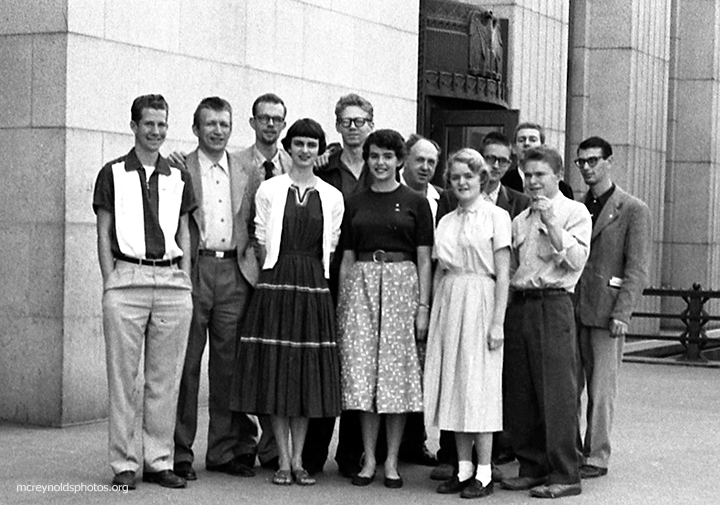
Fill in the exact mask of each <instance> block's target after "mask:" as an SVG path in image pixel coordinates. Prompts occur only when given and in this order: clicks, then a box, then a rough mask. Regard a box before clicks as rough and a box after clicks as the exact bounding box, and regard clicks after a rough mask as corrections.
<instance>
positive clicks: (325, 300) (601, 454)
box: [93, 93, 649, 498]
mask: <svg viewBox="0 0 720 505" xmlns="http://www.w3.org/2000/svg"><path fill="white" fill-rule="evenodd" d="M286 115H287V108H286V106H285V104H284V102H283V101H282V99H280V97H278V96H277V95H275V94H272V93H269V94H265V95H262V96H260V97H258V98H257V99H256V100H255V102H254V103H253V106H252V117H251V118H250V121H249V122H250V126H251V127H252V128H253V130H254V131H255V143H254V144H253V145H252V146H250V147H249V148H247V149H246V150H244V151H241V152H239V153H230V152H228V151H227V149H226V147H227V144H228V141H229V138H230V135H231V133H232V128H233V119H232V108H231V106H230V104H229V103H228V102H227V101H225V100H223V99H222V98H219V97H208V98H205V99H203V100H202V101H201V102H200V104H199V105H198V107H197V109H196V111H195V114H194V119H193V126H192V128H193V132H194V134H195V136H196V137H197V139H198V147H197V149H196V150H195V151H193V152H192V153H190V154H189V155H184V154H183V153H173V154H172V155H170V156H169V157H168V158H164V157H163V156H161V155H160V152H159V150H160V147H161V146H162V144H163V141H164V140H165V136H166V133H167V127H168V122H167V118H168V105H167V103H166V101H165V100H164V98H163V97H162V96H160V95H144V96H141V97H138V98H137V99H136V100H135V101H134V102H133V105H132V107H131V123H130V126H131V129H132V131H133V133H134V135H135V146H134V148H133V149H132V150H131V151H130V152H129V153H128V154H127V155H125V156H123V157H121V158H118V159H117V160H114V161H112V162H110V163H108V164H107V165H105V166H104V167H103V168H102V170H101V171H100V173H99V175H98V179H97V182H96V187H95V195H94V199H93V208H94V210H95V212H96V214H97V229H98V252H99V259H100V266H101V271H102V276H103V287H104V292H103V328H104V334H105V342H106V349H107V373H108V387H109V398H110V411H109V453H110V464H111V467H112V470H113V472H114V478H113V484H115V485H120V486H127V488H129V489H134V488H135V486H136V472H138V471H139V470H140V464H141V462H142V465H143V468H142V473H143V477H142V478H143V480H144V481H147V482H154V483H157V484H160V485H162V486H165V487H170V488H182V487H185V486H186V481H187V480H195V479H197V478H198V476H197V473H196V471H195V469H194V466H193V463H194V461H195V454H194V452H193V449H192V447H193V444H194V441H195V436H196V433H197V419H198V391H199V384H200V374H201V363H202V356H203V353H204V349H205V347H206V346H207V347H208V348H209V361H208V375H209V426H208V444H207V451H206V454H205V467H206V469H207V470H208V471H216V472H223V473H227V474H230V475H238V476H244V477H251V476H253V475H254V474H255V470H254V466H255V461H256V458H257V459H259V462H260V465H261V466H263V467H266V468H270V469H272V470H273V471H274V474H273V478H272V482H273V483H274V484H278V485H290V484H292V483H296V484H297V485H303V486H307V485H313V484H315V482H316V481H315V476H316V474H317V473H318V472H321V471H322V470H323V466H324V464H325V462H326V460H327V457H328V450H329V449H328V448H329V445H330V440H331V438H332V434H333V431H334V429H335V422H336V418H337V417H338V416H339V417H340V425H339V439H338V447H337V451H336V456H335V459H336V462H337V463H338V468H339V471H340V473H341V474H342V475H344V476H346V477H348V478H350V479H351V482H352V484H353V485H356V486H367V485H369V484H371V483H372V482H373V481H374V479H375V476H376V469H377V466H378V465H383V482H384V485H385V486H386V487H388V488H400V487H402V486H403V479H402V476H401V475H400V473H399V471H398V467H399V462H400V461H401V460H406V461H412V462H422V463H429V464H437V463H440V465H439V466H438V467H437V468H436V469H435V471H433V477H437V478H440V479H442V480H443V482H442V483H441V484H440V485H439V487H438V489H437V491H438V492H439V493H445V494H450V493H459V494H460V495H461V496H462V497H463V498H479V497H483V496H488V495H490V494H492V492H493V480H501V482H500V484H501V486H502V487H504V488H506V489H511V490H530V493H531V495H532V496H536V497H541V498H555V497H561V496H569V495H574V494H579V493H580V492H581V484H580V479H581V477H583V478H589V477H598V476H602V475H605V474H606V473H607V467H608V460H609V456H610V442H609V436H610V429H611V423H612V417H613V406H614V399H615V394H616V391H617V374H618V368H619V364H620V360H621V355H622V344H623V337H624V334H625V332H626V331H627V328H628V324H629V321H630V316H631V313H632V311H633V308H634V306H635V304H636V303H637V300H638V297H639V295H640V293H641V292H642V288H643V286H644V283H645V282H646V278H647V263H648V256H649V211H648V209H647V206H646V205H645V204H644V203H642V202H641V201H640V200H638V199H636V198H634V197H632V196H630V195H628V194H627V193H625V192H624V191H623V190H622V189H621V188H619V187H618V186H617V185H616V184H614V183H613V182H612V180H611V179H610V169H611V167H612V161H613V158H612V147H611V146H610V144H609V143H607V142H606V141H605V140H603V139H601V138H599V137H591V138H589V139H587V140H585V141H584V142H583V143H581V144H580V146H579V148H578V157H577V159H576V160H575V164H576V165H577V166H578V168H579V170H580V173H581V174H582V176H583V179H584V180H585V182H586V183H587V184H588V186H589V188H590V190H589V191H588V193H587V195H586V196H585V197H584V200H583V201H582V202H579V201H578V202H576V201H574V200H572V199H571V198H567V197H566V196H565V195H564V194H563V192H562V190H563V189H564V188H561V183H562V174H563V163H562V158H561V157H560V155H559V154H558V153H557V151H555V150H553V149H551V148H548V147H545V146H544V145H543V144H544V131H543V129H542V127H541V126H539V125H536V124H532V123H523V124H521V125H520V126H519V127H518V128H517V129H516V132H515V135H514V138H513V141H512V142H511V141H510V140H509V139H507V138H506V137H505V136H504V135H502V134H501V133H498V132H491V133H489V134H488V135H486V137H485V139H484V140H483V143H482V146H481V148H480V149H479V150H475V149H471V148H463V149H461V150H459V151H458V152H456V153H452V154H451V155H450V156H449V157H448V159H447V162H446V168H445V173H444V180H445V188H439V187H436V186H434V185H433V184H432V183H431V181H432V179H433V176H434V173H435V169H436V167H437V165H438V162H439V159H440V154H441V153H440V147H439V146H438V145H437V144H436V143H435V142H434V141H432V140H429V139H426V138H423V137H421V136H419V135H412V136H411V137H410V138H409V139H407V141H406V140H405V139H404V138H403V137H402V136H401V134H400V133H398V132H397V131H394V130H390V129H380V130H374V123H373V107H372V105H371V104H370V102H368V101H367V100H366V99H364V98H363V97H360V96H359V95H356V94H349V95H346V96H343V97H341V98H340V100H339V101H338V103H337V105H336V108H335V116H336V125H335V127H336V130H337V131H338V133H339V134H340V135H341V137H342V146H341V147H335V148H334V149H328V146H327V144H326V142H327V141H326V137H325V132H324V131H323V129H322V127H321V126H320V124H318V123H317V122H316V121H314V120H312V119H309V118H305V119H300V120H297V121H296V122H294V123H293V124H292V125H291V126H290V127H289V128H288V129H287V133H286V135H285V137H284V138H283V139H282V140H281V139H280V136H281V134H282V132H283V130H284V129H285V126H286V125H285V118H286ZM280 141H281V145H282V148H281V147H280V146H279V145H278V143H280ZM513 158H515V160H516V161H517V167H518V168H517V171H516V170H515V169H513V170H509V169H510V167H511V166H512V164H513ZM513 178H514V179H515V180H512V179H513ZM503 181H507V182H508V185H510V184H512V185H514V186H515V187H516V188H517V189H519V190H520V191H518V190H517V189H512V188H510V187H509V186H508V185H506V184H504V183H503ZM563 184H564V183H563ZM565 191H567V189H565ZM588 258H589V259H588ZM143 350H144V356H145V357H144V367H143V368H144V390H143V391H142V406H141V410H142V415H143V425H142V436H143V454H142V458H140V456H138V454H136V451H135V442H134V438H135V417H136V413H137V410H138V405H137V404H138V401H137V400H138V396H139V392H138V391H135V384H136V378H137V376H138V373H139V370H140V358H141V354H142V353H143ZM585 382H587V394H588V404H587V414H586V415H587V426H588V427H587V430H586V433H585V436H584V439H581V437H580V432H579V423H578V417H579V415H580V414H581V413H580V412H579V407H580V395H581V393H582V391H583V389H584V384H585ZM423 415H424V417H423ZM256 420H257V423H256ZM425 422H427V423H428V425H432V426H435V427H438V428H440V430H441V436H440V451H438V457H437V461H436V460H435V459H434V457H432V456H431V455H429V454H428V453H427V449H426V448H425V432H424V426H425ZM257 424H259V425H260V428H261V432H262V433H261V436H260V438H259V439H258V426H257ZM406 425H407V427H406ZM473 447H474V450H473ZM498 448H501V449H502V450H503V451H504V452H506V453H510V454H512V457H514V458H517V460H518V461H519V474H518V476H517V477H509V478H503V476H502V474H501V473H500V472H498V471H497V468H495V466H494V464H493V460H496V459H497V457H498V453H499V450H498ZM443 470H444V471H445V473H443ZM436 474H437V475H436Z"/></svg>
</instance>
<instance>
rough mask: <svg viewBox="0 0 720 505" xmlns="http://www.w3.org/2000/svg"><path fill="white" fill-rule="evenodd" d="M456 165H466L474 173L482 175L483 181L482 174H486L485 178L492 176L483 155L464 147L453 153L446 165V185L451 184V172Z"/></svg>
mask: <svg viewBox="0 0 720 505" xmlns="http://www.w3.org/2000/svg"><path fill="white" fill-rule="evenodd" d="M455 163H464V164H465V165H467V166H468V168H469V169H470V171H471V172H472V173H474V174H478V175H480V177H481V179H482V177H483V175H482V174H485V178H487V177H488V176H489V175H490V170H489V169H488V166H487V163H485V159H484V158H483V157H482V154H480V153H479V152H477V151H476V150H475V149H472V148H470V147H463V148H462V149H460V150H459V151H455V152H454V153H452V154H451V155H450V157H449V158H448V160H447V163H446V164H445V172H444V173H443V178H444V179H445V182H446V183H449V182H450V170H451V169H452V166H453V164H455ZM483 182H484V181H483Z"/></svg>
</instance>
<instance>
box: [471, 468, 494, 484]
mask: <svg viewBox="0 0 720 505" xmlns="http://www.w3.org/2000/svg"><path fill="white" fill-rule="evenodd" d="M475 478H476V479H477V480H479V481H480V484H482V485H483V487H485V486H487V485H488V484H490V482H492V467H491V466H490V465H478V467H477V474H476V475H475Z"/></svg>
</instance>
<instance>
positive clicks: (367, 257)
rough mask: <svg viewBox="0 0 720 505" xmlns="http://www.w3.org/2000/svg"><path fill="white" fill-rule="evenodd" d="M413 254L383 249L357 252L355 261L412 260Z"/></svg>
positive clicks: (384, 261) (388, 261)
mask: <svg viewBox="0 0 720 505" xmlns="http://www.w3.org/2000/svg"><path fill="white" fill-rule="evenodd" d="M412 260H413V255H412V254H410V253H408V252H402V251H383V250H382V249H378V250H377V251H373V252H360V253H357V261H373V262H375V263H397V262H399V261H412Z"/></svg>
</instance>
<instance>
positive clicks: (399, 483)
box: [383, 475, 403, 489]
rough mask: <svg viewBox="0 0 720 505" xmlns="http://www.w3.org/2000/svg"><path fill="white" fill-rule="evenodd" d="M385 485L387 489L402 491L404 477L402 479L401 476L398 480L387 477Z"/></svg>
mask: <svg viewBox="0 0 720 505" xmlns="http://www.w3.org/2000/svg"><path fill="white" fill-rule="evenodd" d="M383 484H385V487H386V488H388V489H400V488H401V487H403V480H402V477H400V476H399V475H398V478H397V479H391V478H390V477H385V480H384V481H383Z"/></svg>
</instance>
